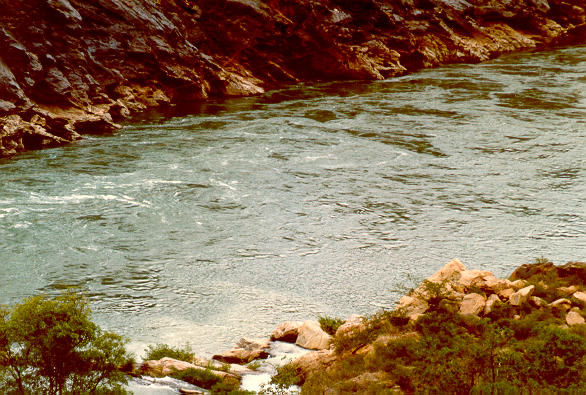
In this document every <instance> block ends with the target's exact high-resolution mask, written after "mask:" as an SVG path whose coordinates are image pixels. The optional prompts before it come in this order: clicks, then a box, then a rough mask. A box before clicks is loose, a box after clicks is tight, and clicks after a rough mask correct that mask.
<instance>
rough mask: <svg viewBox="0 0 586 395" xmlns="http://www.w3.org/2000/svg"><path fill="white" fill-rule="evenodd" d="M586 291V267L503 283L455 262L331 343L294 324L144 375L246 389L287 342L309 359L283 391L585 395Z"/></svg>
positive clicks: (522, 273) (293, 367)
mask: <svg viewBox="0 0 586 395" xmlns="http://www.w3.org/2000/svg"><path fill="white" fill-rule="evenodd" d="M585 286H586V263H583V262H571V263H568V264H565V265H562V266H555V265H553V264H552V263H551V262H547V261H546V260H541V261H539V262H537V263H534V264H527V265H522V266H521V267H519V268H517V269H516V270H515V271H514V272H513V274H512V275H511V276H510V277H509V278H508V279H500V278H497V277H495V276H494V275H493V274H492V273H490V272H488V271H484V270H469V269H466V267H465V266H464V265H463V264H462V263H461V262H460V261H458V260H457V259H454V260H452V261H450V262H449V263H447V264H446V265H445V266H444V267H442V268H441V269H440V270H439V271H437V272H436V273H435V274H433V275H432V276H430V277H428V278H427V279H426V280H425V281H424V282H423V283H422V284H421V285H419V286H418V287H417V288H415V289H413V290H411V291H410V292H409V293H408V294H407V295H405V296H404V297H403V298H401V299H400V301H399V303H398V305H397V307H396V308H395V309H394V310H393V311H383V312H380V313H377V314H375V315H373V316H372V317H369V318H366V317H364V316H357V315H356V316H352V317H350V318H348V319H347V320H346V321H344V322H343V323H341V322H340V323H338V325H339V326H337V327H336V328H333V330H331V331H330V332H331V334H328V333H326V332H325V331H324V328H322V327H320V324H319V323H318V322H317V321H306V322H296V321H288V322H284V323H282V324H280V325H279V326H278V327H277V328H276V329H275V330H274V331H273V332H272V334H271V337H270V340H269V339H242V340H240V342H239V343H238V344H237V346H236V347H235V348H233V349H231V350H229V351H226V352H224V353H222V354H218V355H215V356H214V357H213V360H202V359H199V358H193V360H191V361H188V362H185V361H178V360H174V359H171V358H163V359H160V360H156V361H145V362H144V363H143V364H142V366H141V367H140V368H139V369H138V372H139V373H140V374H146V375H153V376H164V375H169V374H174V373H175V372H177V371H184V370H186V369H193V370H196V371H205V370H207V371H209V372H212V373H213V374H215V375H217V376H218V381H222V382H225V383H228V384H229V385H232V386H237V385H239V383H240V382H241V380H242V377H243V376H244V377H246V376H250V375H258V374H261V373H266V370H265V371H262V372H258V371H255V370H253V369H256V368H258V366H259V365H260V363H259V362H258V361H260V360H263V359H265V358H267V357H268V356H269V355H272V352H271V350H272V349H273V347H274V345H275V344H277V343H281V342H285V343H292V344H295V345H296V346H298V347H301V348H303V349H306V350H308V351H307V352H306V353H303V354H302V355H301V356H299V357H298V358H296V359H295V360H292V361H291V362H290V363H288V364H287V365H284V366H281V367H279V368H277V375H276V377H275V379H273V381H274V382H275V383H276V384H277V385H281V387H282V388H284V387H287V386H289V385H293V384H296V385H302V386H303V387H302V388H303V390H304V391H306V392H307V393H326V392H327V393H331V394H338V393H345V392H361V393H367V392H368V393H382V392H385V391H386V392H392V393H403V392H412V391H415V392H417V391H423V392H426V391H431V390H433V391H439V392H445V391H446V390H448V389H449V386H450V385H453V386H455V387H453V388H458V389H459V390H462V393H468V392H469V390H472V389H475V390H489V391H490V390H495V389H499V388H500V389H501V390H503V389H507V390H510V391H513V390H515V389H525V390H527V389H531V388H536V389H539V390H542V391H545V392H547V389H548V388H550V389H553V388H556V389H558V390H559V389H562V388H566V389H570V390H576V391H578V392H580V391H581V390H583V389H584V383H585V382H586V381H585V380H586V376H584V374H585V373H584V370H583V367H584V364H586V357H585V352H586V320H585V317H586V292H585ZM340 324H341V325H340ZM325 329H332V328H325ZM309 350H312V351H309ZM430 356H431V358H430ZM435 357H437V358H439V359H437V360H434V359H433V358H435ZM254 361H256V362H254ZM251 363H252V364H251ZM246 364H248V366H245V365H246ZM255 364H257V365H255ZM282 364H283V363H278V362H277V365H282ZM444 365H445V366H444ZM434 366H435V368H434ZM496 366H498V370H499V372H500V373H499V372H497V371H496V370H495V367H496ZM251 367H252V368H253V369H251ZM273 374H274V373H273ZM195 376H197V375H195ZM191 377H194V375H191ZM267 379H268V377H267ZM193 383H194V384H196V385H201V384H202V382H198V381H197V380H196V381H195V382H193ZM442 386H444V387H445V386H448V387H445V388H444V387H442ZM282 388H281V389H282ZM453 388H452V389H453ZM369 391H370V392H369ZM386 392H385V393H386ZM448 392H452V391H448Z"/></svg>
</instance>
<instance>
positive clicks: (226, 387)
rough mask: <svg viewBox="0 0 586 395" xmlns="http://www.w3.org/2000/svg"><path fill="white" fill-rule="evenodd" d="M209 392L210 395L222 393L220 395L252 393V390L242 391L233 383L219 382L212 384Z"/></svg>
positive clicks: (247, 394)
mask: <svg viewBox="0 0 586 395" xmlns="http://www.w3.org/2000/svg"><path fill="white" fill-rule="evenodd" d="M210 393H211V394H212V395H215V394H222V395H254V392H250V391H244V390H241V389H239V388H238V386H237V385H233V384H230V383H225V382H221V383H218V384H216V385H214V386H213V387H212V388H211V390H210Z"/></svg>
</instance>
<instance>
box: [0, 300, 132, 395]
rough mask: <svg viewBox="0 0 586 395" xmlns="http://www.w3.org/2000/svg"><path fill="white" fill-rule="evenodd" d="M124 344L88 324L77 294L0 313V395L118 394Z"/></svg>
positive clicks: (27, 302) (1, 309)
mask: <svg viewBox="0 0 586 395" xmlns="http://www.w3.org/2000/svg"><path fill="white" fill-rule="evenodd" d="M125 343H126V340H124V339H123V338H122V337H121V336H118V335H116V334H114V333H110V332H103V331H102V330H101V329H100V328H99V327H98V326H97V325H96V324H94V323H93V322H91V321H90V310H89V307H88V303H87V300H86V299H85V298H84V297H83V296H82V295H80V294H76V293H73V292H67V293H64V294H62V295H60V296H57V297H54V298H49V297H45V296H35V297H31V298H28V299H26V300H25V301H24V302H22V303H20V304H15V305H14V306H12V307H6V306H3V307H0V378H2V380H1V381H0V392H2V391H4V392H9V393H17V394H25V393H44V394H62V393H96V392H110V393H112V392H117V393H124V392H125V391H124V389H123V384H125V383H126V381H127V379H126V376H125V375H124V373H122V372H121V371H120V370H119V368H120V367H121V366H123V365H125V364H127V361H128V360H129V356H128V354H127V353H126V350H125V347H124V346H125Z"/></svg>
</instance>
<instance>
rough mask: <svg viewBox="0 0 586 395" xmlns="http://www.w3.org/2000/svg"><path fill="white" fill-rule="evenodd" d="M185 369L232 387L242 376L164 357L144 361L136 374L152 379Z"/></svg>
mask: <svg viewBox="0 0 586 395" xmlns="http://www.w3.org/2000/svg"><path fill="white" fill-rule="evenodd" d="M187 369H195V370H201V371H209V372H211V373H213V374H214V375H216V376H217V377H218V378H219V379H221V380H222V381H223V382H225V383H230V384H233V385H238V384H239V383H240V380H241V379H242V374H235V373H232V372H225V371H223V370H221V369H213V368H211V367H210V366H205V367H204V366H199V365H196V364H193V363H189V362H185V361H179V360H177V359H173V358H169V357H164V358H161V359H159V360H149V361H144V362H143V363H142V364H141V366H140V368H139V369H138V373H140V374H143V375H147V376H152V377H163V376H169V375H171V374H173V373H175V372H181V371H183V370H187Z"/></svg>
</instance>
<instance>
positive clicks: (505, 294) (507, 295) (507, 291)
mask: <svg viewBox="0 0 586 395" xmlns="http://www.w3.org/2000/svg"><path fill="white" fill-rule="evenodd" d="M514 293H515V290H514V289H513V288H505V289H503V290H502V291H500V292H497V295H498V296H500V297H501V298H503V299H509V298H510V297H511V295H512V294H514Z"/></svg>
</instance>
